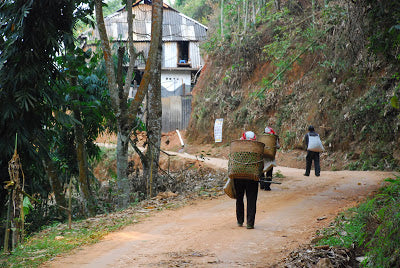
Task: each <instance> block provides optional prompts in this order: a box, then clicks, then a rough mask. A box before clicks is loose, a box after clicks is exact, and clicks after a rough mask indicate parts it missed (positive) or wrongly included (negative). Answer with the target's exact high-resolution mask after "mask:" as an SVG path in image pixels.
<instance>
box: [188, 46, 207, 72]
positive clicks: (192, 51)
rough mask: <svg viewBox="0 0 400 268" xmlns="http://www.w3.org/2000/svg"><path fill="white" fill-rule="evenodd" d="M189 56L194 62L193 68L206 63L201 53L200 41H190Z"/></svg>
mask: <svg viewBox="0 0 400 268" xmlns="http://www.w3.org/2000/svg"><path fill="white" fill-rule="evenodd" d="M189 58H190V60H191V62H192V68H197V69H199V68H201V66H203V65H204V60H203V58H202V57H201V55H200V47H199V42H190V43H189Z"/></svg>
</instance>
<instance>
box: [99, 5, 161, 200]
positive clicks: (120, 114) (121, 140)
mask: <svg viewBox="0 0 400 268" xmlns="http://www.w3.org/2000/svg"><path fill="white" fill-rule="evenodd" d="M152 2H153V3H152V5H153V10H152V26H151V29H152V33H151V41H150V50H149V57H148V59H147V62H146V67H145V71H144V75H143V78H142V81H141V82H140V85H139V88H138V90H137V92H136V95H135V97H134V99H133V101H132V102H131V103H130V106H129V107H128V108H127V110H126V111H125V110H124V107H125V105H126V102H127V96H128V94H127V93H128V92H129V87H130V84H131V81H132V80H131V78H132V77H131V76H132V72H133V62H134V59H135V58H134V57H136V56H135V55H134V49H133V38H132V36H133V30H132V29H133V27H132V0H128V1H127V5H126V6H127V13H128V14H127V20H128V31H129V32H128V39H129V40H128V41H129V51H130V64H129V67H128V74H127V76H126V78H125V87H124V90H123V91H121V90H120V89H121V87H118V85H117V82H116V78H115V73H114V69H113V61H112V58H111V48H110V43H109V40H108V36H107V31H106V27H105V24H104V17H103V10H102V1H101V0H95V8H96V21H97V27H98V29H99V34H100V39H101V44H102V46H103V52H104V60H105V61H106V72H107V78H108V85H109V89H110V95H111V99H112V102H113V108H114V112H115V114H116V117H117V122H118V142H117V176H118V181H119V184H118V186H119V187H121V188H119V190H120V192H121V193H124V194H125V193H126V191H129V189H128V188H127V187H124V185H126V183H127V181H125V178H127V168H128V142H129V134H130V132H131V130H132V127H133V122H134V120H135V119H136V117H137V114H138V112H139V109H140V106H141V104H142V102H143V99H144V97H145V95H146V92H147V89H148V86H149V83H150V80H151V77H152V73H153V72H154V70H155V68H156V66H155V65H154V64H155V61H157V53H158V52H157V51H158V50H159V46H161V44H162V43H161V42H162V35H161V34H160V33H161V29H162V8H163V5H162V1H161V0H153V1H152ZM128 194H129V193H128ZM126 200H127V199H126ZM121 205H122V206H123V207H124V206H126V205H127V202H126V201H123V202H122V204H121Z"/></svg>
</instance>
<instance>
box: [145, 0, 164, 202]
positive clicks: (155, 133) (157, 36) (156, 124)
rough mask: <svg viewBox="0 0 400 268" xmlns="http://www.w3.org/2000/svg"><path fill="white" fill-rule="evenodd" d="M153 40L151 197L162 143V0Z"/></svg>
mask: <svg viewBox="0 0 400 268" xmlns="http://www.w3.org/2000/svg"><path fill="white" fill-rule="evenodd" d="M152 16H153V17H152V18H153V19H152V31H151V36H152V40H153V38H154V50H153V51H152V52H153V54H151V58H150V60H151V61H152V69H151V70H152V72H151V82H150V88H149V110H150V111H151V112H150V113H148V125H147V138H148V141H149V144H148V149H147V152H146V158H147V159H148V160H149V161H150V165H149V166H148V168H149V171H146V172H145V173H147V174H148V182H149V183H148V185H149V194H150V197H151V196H152V195H153V182H154V181H156V179H157V176H158V161H159V158H160V150H159V148H160V144H161V122H162V120H161V116H162V104H161V55H162V39H161V37H162V18H163V9H162V1H160V0H157V1H153V13H152Z"/></svg>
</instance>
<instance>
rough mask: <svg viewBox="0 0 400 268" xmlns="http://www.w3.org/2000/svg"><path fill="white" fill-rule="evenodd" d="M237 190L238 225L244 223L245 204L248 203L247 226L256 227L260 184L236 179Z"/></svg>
mask: <svg viewBox="0 0 400 268" xmlns="http://www.w3.org/2000/svg"><path fill="white" fill-rule="evenodd" d="M234 184H235V190H236V219H237V222H238V223H243V222H244V202H243V198H244V195H245V194H246V201H247V225H250V226H254V220H255V218H256V203H257V195H258V182H257V181H254V180H246V179H235V180H234Z"/></svg>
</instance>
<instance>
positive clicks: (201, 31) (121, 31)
mask: <svg viewBox="0 0 400 268" xmlns="http://www.w3.org/2000/svg"><path fill="white" fill-rule="evenodd" d="M132 13H133V15H134V19H133V31H134V34H133V35H134V36H133V39H134V41H150V36H151V6H150V5H147V4H140V3H139V1H137V2H136V3H135V4H134V5H133V7H132ZM105 24H106V28H107V32H108V34H109V37H110V38H113V39H114V40H122V41H125V40H127V37H128V23H127V22H126V11H125V10H124V9H120V10H119V11H117V12H116V13H114V14H111V15H110V16H108V17H106V18H105ZM206 32H207V27H205V26H204V25H202V24H201V23H199V22H197V21H195V20H193V19H191V18H189V17H187V16H185V15H184V14H182V13H180V12H178V11H177V10H175V9H172V8H170V7H169V6H168V5H165V4H164V12H163V41H202V40H204V39H205V38H206ZM94 37H95V38H96V39H99V35H98V31H97V30H96V32H95V36H94Z"/></svg>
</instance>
